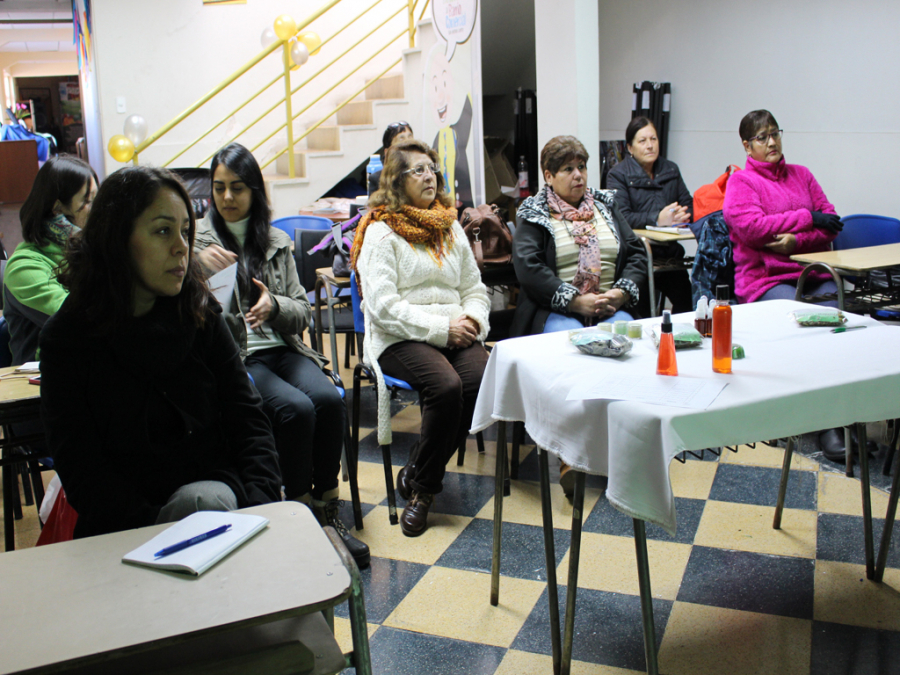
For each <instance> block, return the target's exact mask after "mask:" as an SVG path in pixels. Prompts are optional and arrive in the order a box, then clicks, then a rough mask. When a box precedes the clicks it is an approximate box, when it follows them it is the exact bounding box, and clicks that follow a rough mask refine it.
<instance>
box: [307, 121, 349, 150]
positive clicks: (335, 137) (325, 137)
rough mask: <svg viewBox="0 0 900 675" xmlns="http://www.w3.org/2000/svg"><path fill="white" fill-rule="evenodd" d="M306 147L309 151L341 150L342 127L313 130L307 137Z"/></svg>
mask: <svg viewBox="0 0 900 675" xmlns="http://www.w3.org/2000/svg"><path fill="white" fill-rule="evenodd" d="M306 147H307V149H309V150H340V149H341V130H340V127H337V126H325V125H323V126H321V127H318V128H317V129H313V130H312V131H311V132H310V133H309V135H308V136H307V137H306Z"/></svg>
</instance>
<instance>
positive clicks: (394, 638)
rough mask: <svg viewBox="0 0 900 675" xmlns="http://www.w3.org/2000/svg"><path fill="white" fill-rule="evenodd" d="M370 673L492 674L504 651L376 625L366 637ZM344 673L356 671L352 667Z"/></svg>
mask: <svg viewBox="0 0 900 675" xmlns="http://www.w3.org/2000/svg"><path fill="white" fill-rule="evenodd" d="M369 646H370V648H371V652H372V672H373V673H379V675H381V674H382V673H383V674H384V675H388V674H389V675H425V674H426V673H427V675H460V674H461V673H478V674H479V675H481V674H483V675H492V673H493V672H494V671H496V670H497V667H498V666H499V665H500V662H501V661H502V660H503V657H504V656H505V655H506V650H505V649H503V648H502V647H492V646H490V645H482V644H476V643H474V642H463V641H462V640H451V639H449V638H442V637H434V636H432V635H424V634H422V633H412V632H409V631H405V630H398V629H396V628H386V627H384V626H382V627H381V628H379V629H378V630H377V631H376V632H375V634H374V635H373V636H372V638H371V639H370V640H369ZM343 672H344V673H353V672H355V671H354V670H352V669H348V670H345V671H343Z"/></svg>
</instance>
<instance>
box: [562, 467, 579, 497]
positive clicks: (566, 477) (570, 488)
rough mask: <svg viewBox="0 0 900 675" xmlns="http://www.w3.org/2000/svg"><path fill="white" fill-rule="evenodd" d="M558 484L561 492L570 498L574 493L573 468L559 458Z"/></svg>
mask: <svg viewBox="0 0 900 675" xmlns="http://www.w3.org/2000/svg"><path fill="white" fill-rule="evenodd" d="M559 484H560V486H561V487H562V489H563V494H565V495H566V497H568V498H569V499H571V498H572V495H573V494H575V470H574V469H573V468H572V467H571V466H569V465H568V464H566V463H565V462H564V461H562V460H559Z"/></svg>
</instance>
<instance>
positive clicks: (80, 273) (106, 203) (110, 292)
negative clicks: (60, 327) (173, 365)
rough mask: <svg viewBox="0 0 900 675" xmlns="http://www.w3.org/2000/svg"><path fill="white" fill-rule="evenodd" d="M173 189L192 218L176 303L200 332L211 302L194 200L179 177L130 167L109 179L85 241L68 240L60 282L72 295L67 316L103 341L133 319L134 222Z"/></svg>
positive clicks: (183, 317) (93, 211)
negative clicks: (198, 251) (198, 250)
mask: <svg viewBox="0 0 900 675" xmlns="http://www.w3.org/2000/svg"><path fill="white" fill-rule="evenodd" d="M163 189H168V190H172V191H173V192H174V193H175V194H177V195H178V196H179V197H180V198H181V200H182V201H183V202H184V206H185V208H186V209H187V213H188V217H189V218H190V234H189V240H190V262H189V264H188V269H187V273H186V274H185V276H184V283H183V284H182V287H181V292H180V293H179V294H178V295H177V296H176V297H175V300H176V302H177V304H178V311H179V314H180V316H181V320H182V321H183V322H189V323H193V325H194V326H195V327H201V326H202V325H203V323H204V321H205V319H206V313H207V311H208V307H209V302H210V297H211V296H210V293H209V288H208V287H207V285H206V282H205V281H204V280H203V274H202V272H201V271H200V265H199V263H198V262H197V261H196V260H195V259H194V255H193V253H194V232H195V230H196V221H195V219H194V210H193V208H191V198H190V197H189V196H188V193H187V190H185V188H184V185H182V183H181V181H180V180H178V177H177V176H176V175H175V174H173V173H171V172H170V171H167V170H166V169H158V168H155V167H149V166H131V167H126V168H124V169H119V170H118V171H116V172H115V173H114V174H112V175H111V176H109V177H108V178H107V179H106V180H105V181H103V185H101V186H100V189H99V190H98V191H97V197H96V198H95V199H94V205H93V207H92V208H91V213H90V215H89V216H88V221H87V224H86V225H85V228H84V230H83V232H82V233H81V235H80V236H78V237H72V238H71V239H70V240H69V250H68V251H67V253H66V258H65V261H64V262H63V265H62V269H61V271H60V273H59V281H60V283H61V284H62V285H63V286H65V287H66V288H67V289H68V290H69V299H68V300H67V301H66V305H67V307H66V309H67V311H71V312H75V313H77V314H80V315H81V316H83V317H84V319H85V321H86V322H87V324H88V325H91V326H94V327H95V333H96V334H98V335H108V334H109V333H111V332H113V331H114V330H115V328H116V326H117V325H120V324H121V323H122V322H124V321H125V320H127V319H128V318H130V317H131V316H132V315H133V312H134V307H133V291H134V287H135V285H136V284H137V273H136V272H135V269H134V262H133V261H132V259H131V253H130V252H129V249H128V243H129V241H130V240H131V235H132V233H133V232H134V225H135V221H137V219H138V217H139V216H140V215H141V214H142V213H143V212H144V211H145V210H147V208H148V207H149V206H150V205H151V204H152V203H153V202H154V200H155V199H156V197H157V195H158V194H159V191H160V190H163Z"/></svg>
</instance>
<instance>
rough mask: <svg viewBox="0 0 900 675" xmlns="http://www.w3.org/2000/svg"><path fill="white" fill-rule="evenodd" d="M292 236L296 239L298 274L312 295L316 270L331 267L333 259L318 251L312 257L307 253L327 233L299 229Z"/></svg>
mask: <svg viewBox="0 0 900 675" xmlns="http://www.w3.org/2000/svg"><path fill="white" fill-rule="evenodd" d="M329 229H330V228H329ZM291 234H292V235H293V237H294V263H295V264H296V265H297V274H298V275H299V276H300V283H301V284H302V285H303V288H305V289H306V292H307V293H310V294H311V293H313V291H315V288H316V270H317V269H320V268H322V267H331V262H332V259H331V257H330V256H329V255H328V254H326V253H324V252H323V251H317V252H316V253H313V254H312V255H309V254H308V253H307V251H309V249H311V248H313V247H314V246H315V245H316V244H318V243H319V242H320V241H322V237H324V236H325V234H326V233H325V232H324V231H323V230H319V229H305V228H297V229H296V230H294V231H293V232H292V233H291ZM311 297H313V296H311Z"/></svg>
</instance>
